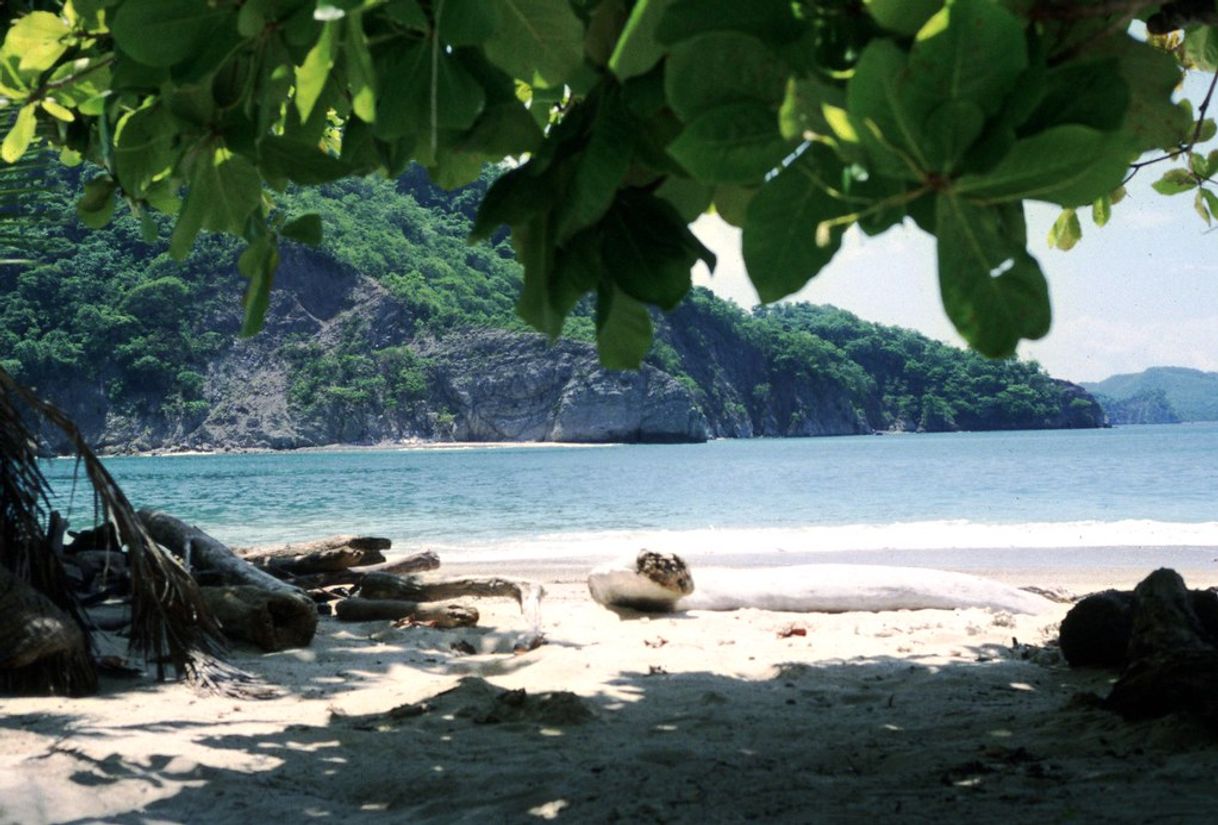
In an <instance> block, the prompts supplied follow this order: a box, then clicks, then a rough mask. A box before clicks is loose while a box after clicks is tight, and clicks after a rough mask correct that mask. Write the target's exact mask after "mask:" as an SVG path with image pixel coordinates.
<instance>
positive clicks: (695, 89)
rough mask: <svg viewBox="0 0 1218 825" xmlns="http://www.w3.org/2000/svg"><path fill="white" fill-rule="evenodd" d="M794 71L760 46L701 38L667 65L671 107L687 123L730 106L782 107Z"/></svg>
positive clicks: (723, 35) (734, 37)
mask: <svg viewBox="0 0 1218 825" xmlns="http://www.w3.org/2000/svg"><path fill="white" fill-rule="evenodd" d="M789 74H790V69H789V68H788V67H787V65H786V64H785V63H783V62H782V61H781V60H779V59H778V58H777V57H775V55H774V51H773V49H771V48H768V47H767V46H766V45H765V44H763V43H762V42H761V41H760V40H758V39H757V38H755V37H749V36H748V35H743V34H737V33H735V32H713V33H710V34H704V35H700V36H698V37H695V38H692V39H690V40H686V41H684V42H682V43H681V44H680V45H678V46H676V47H675V48H674V49H673V51H672V55H671V56H670V57H669V58H668V62H667V63H665V64H664V90H665V94H666V96H667V98H668V104H669V106H671V107H672V110H673V111H674V112H676V113H677V116H678V117H680V118H681V120H683V121H686V122H688V121H690V120H693V119H694V118H695V117H697V116H698V115H700V114H702V113H704V112H706V111H708V110H710V109H713V108H715V107H716V106H720V105H723V104H727V103H747V102H760V103H764V104H777V103H779V102H780V101H781V100H782V99H783V95H784V93H785V91H786V83H787V76H788V75H789Z"/></svg>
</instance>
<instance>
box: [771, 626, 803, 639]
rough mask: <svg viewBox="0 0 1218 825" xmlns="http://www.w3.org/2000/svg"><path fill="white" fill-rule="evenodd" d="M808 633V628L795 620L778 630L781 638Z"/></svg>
mask: <svg viewBox="0 0 1218 825" xmlns="http://www.w3.org/2000/svg"><path fill="white" fill-rule="evenodd" d="M807 635H808V628H807V627H805V626H804V625H802V624H796V623H795V622H792V623H791V624H788V625H785V626H784V627H782V628H779V630H778V638H780V639H789V638H791V637H792V636H807Z"/></svg>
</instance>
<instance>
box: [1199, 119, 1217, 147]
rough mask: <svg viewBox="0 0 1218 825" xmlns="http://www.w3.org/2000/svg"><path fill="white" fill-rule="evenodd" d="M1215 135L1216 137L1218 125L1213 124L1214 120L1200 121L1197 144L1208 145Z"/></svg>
mask: <svg viewBox="0 0 1218 825" xmlns="http://www.w3.org/2000/svg"><path fill="white" fill-rule="evenodd" d="M1215 135H1218V124H1215V123H1214V119H1213V118H1212V117H1207V118H1206V119H1205V120H1203V121H1201V129H1200V130H1198V132H1197V142H1198V143H1209V142H1210V141H1211V140H1213V139H1214V136H1215Z"/></svg>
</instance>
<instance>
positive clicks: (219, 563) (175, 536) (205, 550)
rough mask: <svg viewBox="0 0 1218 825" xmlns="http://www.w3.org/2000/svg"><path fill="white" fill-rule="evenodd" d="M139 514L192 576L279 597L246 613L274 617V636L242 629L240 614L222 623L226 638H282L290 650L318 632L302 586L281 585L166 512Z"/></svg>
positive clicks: (313, 608)
mask: <svg viewBox="0 0 1218 825" xmlns="http://www.w3.org/2000/svg"><path fill="white" fill-rule="evenodd" d="M139 516H140V520H141V521H142V522H143V523H144V526H145V528H147V530H148V532H149V533H150V534H151V535H152V537H153V539H155V540H156V541H157V542H158V543H159V544H161V545H163V546H164V547H166V548H168V550H169V551H170V552H171V553H173V554H174V555H175V556H177V557H178V558H180V559H182V560H183V562H184V563H185V564H186V567H187V569H189V570H191V572H192V573H194V572H195V571H196V570H197V571H200V572H202V573H206V574H208V577H207V580H208V581H209V582H211V581H214V582H217V583H218V584H220V585H222V586H229V587H252V588H256V589H258V590H261V591H263V592H264V593H267V594H275V595H277V596H279V597H281V598H277V599H275V600H274V604H275V608H274V609H273V610H272V609H271V607H270V604H271V599H270V597H269V595H268V597H267V599H266V606H265V607H257V608H256V609H255V607H254V606H253V605H252V604H251V606H250V610H249V612H248V613H246V614H244V615H245V616H246V618H247V619H248V620H250V621H262V620H263V619H264V618H265V617H266V616H270V617H271V620H272V621H273V622H274V624H275V627H276V631H275V632H274V633H271V634H266V633H264V632H262V631H261V630H259V631H251V630H247V629H241V630H238V629H237V627H236V625H237V624H238V623H239V622H240V621H242V619H241V618H240V615H239V614H236V613H234V615H233V616H231V617H230V621H228V622H224V621H223V620H221V621H222V624H223V626H224V632H225V635H227V636H229V637H231V638H238V639H248V638H251V636H253V635H258V636H259V637H260V638H265V639H275V640H281V641H282V642H284V643H286V644H285V645H284V646H287V647H297V646H302V645H307V644H308V643H309V642H310V641H311V640H312V639H313V634H314V633H315V632H316V630H317V607H316V605H315V604H314V603H313V600H312V599H311V598H309V596H308V594H307V593H305V592H304V591H303V590H301V589H300V588H299V587H296V586H294V585H292V584H288V583H287V582H283V581H280V580H279V579H277V578H275V577H274V576H272V575H271V574H270V573H268V572H266V571H265V570H261V569H259V568H258V567H255V566H254V565H253V564H250V563H249V562H248V561H245V560H244V559H241V558H239V557H238V556H237V555H236V554H235V553H233V551H232V550H230V549H229V548H228V547H227V546H226V545H225V544H223V543H222V542H220V541H218V540H217V539H215V538H212V537H211V536H209V535H207V534H206V533H204V532H203V531H202V530H200V529H199V528H197V527H192V526H191V525H189V524H186V523H185V522H183V521H181V520H180V519H176V518H174V517H173V516H171V515H169V514H167V513H161V512H156V511H151V510H141V511H140V513H139ZM234 601H243V602H245V603H247V604H250V602H251V600H250V599H248V598H241V599H234ZM288 640H290V642H288ZM267 649H268V650H281V649H282V648H281V647H272V648H267Z"/></svg>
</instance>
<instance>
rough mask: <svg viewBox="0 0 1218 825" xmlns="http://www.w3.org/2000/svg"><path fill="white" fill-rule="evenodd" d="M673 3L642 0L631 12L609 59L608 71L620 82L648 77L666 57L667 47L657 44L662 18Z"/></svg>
mask: <svg viewBox="0 0 1218 825" xmlns="http://www.w3.org/2000/svg"><path fill="white" fill-rule="evenodd" d="M672 3H673V0H639V2H637V3H635V4H634V8H633V9H631V10H630V17H628V18H626V25H625V26H623V27H622V33H621V35H620V36H619V37H618V39H617V45H616V46H615V47H614V49H613V52H612V54H610V55H609V70H610V71H612V72H613V73H614V74H615V75H617V77H618V79H619V80H628V79H630V78H632V77H636V76H638V75H641V74H646V73H647V72H648V71H650V70H651V67H652V66H654V65H655V64H656V63H658V62H660V58H662V57H663V56H664V51H665V49H664V46H663V45H661V44H660V43H659V42H658V41H657V40H656V29H657V28H658V27H659V25H660V18H661V17H662V16H663V15H664V13H665V12H666V11H668V8H669V6H671V5H672Z"/></svg>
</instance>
